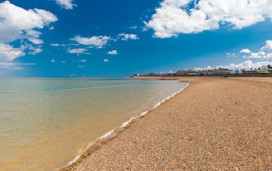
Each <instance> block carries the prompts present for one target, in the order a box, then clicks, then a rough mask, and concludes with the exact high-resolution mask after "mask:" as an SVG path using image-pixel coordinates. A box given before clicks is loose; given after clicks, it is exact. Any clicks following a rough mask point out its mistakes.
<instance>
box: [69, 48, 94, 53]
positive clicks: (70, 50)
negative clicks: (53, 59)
mask: <svg viewBox="0 0 272 171" xmlns="http://www.w3.org/2000/svg"><path fill="white" fill-rule="evenodd" d="M86 51H87V49H84V48H77V49H68V50H67V52H68V53H77V54H80V53H87V52H86ZM88 54H89V53H88Z"/></svg>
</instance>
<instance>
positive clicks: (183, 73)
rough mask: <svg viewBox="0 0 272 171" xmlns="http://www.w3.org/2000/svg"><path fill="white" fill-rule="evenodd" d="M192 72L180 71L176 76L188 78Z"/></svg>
mask: <svg viewBox="0 0 272 171" xmlns="http://www.w3.org/2000/svg"><path fill="white" fill-rule="evenodd" d="M189 73H190V71H189V70H183V71H178V72H176V74H175V75H176V76H186V75H189Z"/></svg>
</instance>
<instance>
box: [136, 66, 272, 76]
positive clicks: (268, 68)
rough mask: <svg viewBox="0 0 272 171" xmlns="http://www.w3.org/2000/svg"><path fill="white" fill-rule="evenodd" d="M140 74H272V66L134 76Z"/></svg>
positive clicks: (220, 68)
mask: <svg viewBox="0 0 272 171" xmlns="http://www.w3.org/2000/svg"><path fill="white" fill-rule="evenodd" d="M139 76H240V77H241V76H242V77H247V76H256V77H262V76H272V66H271V65H267V66H262V67H260V68H250V69H233V70H231V69H227V68H222V67H219V68H215V69H207V70H180V71H177V72H175V73H163V74H156V73H149V74H134V76H133V77H139Z"/></svg>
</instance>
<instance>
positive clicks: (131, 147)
mask: <svg viewBox="0 0 272 171" xmlns="http://www.w3.org/2000/svg"><path fill="white" fill-rule="evenodd" d="M176 78H177V77H176ZM177 79H179V80H181V81H188V82H189V83H190V86H189V87H187V88H186V89H185V90H184V91H182V92H181V93H179V94H177V95H176V96H175V97H174V98H172V99H171V100H169V101H167V102H165V103H163V104H162V105H161V106H159V107H158V108H156V109H155V110H153V111H151V112H149V113H148V114H147V115H146V116H144V117H143V118H141V119H140V120H138V121H137V122H135V123H133V124H131V125H130V126H129V128H127V129H126V130H124V131H122V132H121V133H119V134H118V135H117V136H116V137H114V138H113V139H111V140H110V141H107V142H105V143H103V145H102V146H101V147H99V148H96V149H90V150H89V151H90V153H88V155H86V156H85V157H82V158H81V159H80V160H79V161H78V162H76V163H74V164H73V165H71V166H69V167H66V168H64V169H63V170H172V169H173V170H219V169H226V170H227V169H230V170H270V169H272V105H271V104H272V83H271V82H269V80H270V79H271V78H270V79H268V81H267V82H266V81H258V80H254V78H251V79H249V80H247V79H243V80H242V79H233V78H207V77H201V78H200V77H193V78H192V77H184V78H181V77H180V78H179V77H178V78H177Z"/></svg>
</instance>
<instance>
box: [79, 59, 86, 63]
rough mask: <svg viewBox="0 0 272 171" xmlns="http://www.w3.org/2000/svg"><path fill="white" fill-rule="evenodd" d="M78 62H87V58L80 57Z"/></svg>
mask: <svg viewBox="0 0 272 171" xmlns="http://www.w3.org/2000/svg"><path fill="white" fill-rule="evenodd" d="M79 61H80V62H87V60H86V59H81V60H79Z"/></svg>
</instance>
